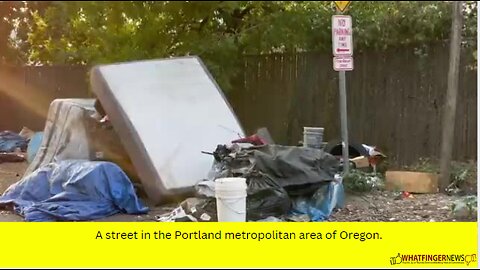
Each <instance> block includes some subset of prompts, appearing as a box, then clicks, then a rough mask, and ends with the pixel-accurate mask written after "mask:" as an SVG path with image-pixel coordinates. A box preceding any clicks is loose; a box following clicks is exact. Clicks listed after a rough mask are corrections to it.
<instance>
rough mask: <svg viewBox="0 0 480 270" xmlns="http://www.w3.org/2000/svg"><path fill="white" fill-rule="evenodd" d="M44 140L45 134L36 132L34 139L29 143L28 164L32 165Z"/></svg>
mask: <svg viewBox="0 0 480 270" xmlns="http://www.w3.org/2000/svg"><path fill="white" fill-rule="evenodd" d="M42 140H43V132H36V133H35V134H34V135H33V137H32V138H31V139H30V142H29V143H28V149H27V161H28V163H32V162H33V159H34V158H35V156H36V155H37V153H38V150H39V149H40V146H41V145H42Z"/></svg>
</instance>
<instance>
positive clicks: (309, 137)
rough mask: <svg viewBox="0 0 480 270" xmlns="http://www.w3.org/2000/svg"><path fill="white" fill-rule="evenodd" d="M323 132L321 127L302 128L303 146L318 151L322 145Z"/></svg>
mask: <svg viewBox="0 0 480 270" xmlns="http://www.w3.org/2000/svg"><path fill="white" fill-rule="evenodd" d="M323 130H324V129H323V128H321V127H304V128H303V146H304V147H310V148H317V149H320V148H321V147H322V143H323Z"/></svg>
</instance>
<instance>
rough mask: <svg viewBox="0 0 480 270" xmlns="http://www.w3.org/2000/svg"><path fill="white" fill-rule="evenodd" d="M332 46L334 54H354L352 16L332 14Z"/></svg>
mask: <svg viewBox="0 0 480 270" xmlns="http://www.w3.org/2000/svg"><path fill="white" fill-rule="evenodd" d="M332 47H333V55H334V56H352V55H353V42H352V17H351V16H348V15H333V16H332Z"/></svg>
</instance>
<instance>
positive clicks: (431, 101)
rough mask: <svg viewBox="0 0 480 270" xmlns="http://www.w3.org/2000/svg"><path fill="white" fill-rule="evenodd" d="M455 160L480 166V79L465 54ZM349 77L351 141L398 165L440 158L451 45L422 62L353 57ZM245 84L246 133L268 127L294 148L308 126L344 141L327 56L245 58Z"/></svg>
mask: <svg viewBox="0 0 480 270" xmlns="http://www.w3.org/2000/svg"><path fill="white" fill-rule="evenodd" d="M461 59H462V63H461V72H460V80H459V82H460V87H459V93H458V103H457V104H458V105H457V119H456V125H455V127H453V126H452V128H454V129H455V146H454V153H453V155H454V159H456V160H469V159H472V160H476V158H477V76H476V75H477V74H476V70H471V69H470V68H469V64H470V63H472V53H471V52H470V51H468V52H467V51H464V52H463V54H462V58H461ZM354 61H355V63H354V64H355V67H354V68H355V69H354V71H352V72H347V93H348V94H347V95H348V98H347V100H348V101H347V102H348V130H349V137H350V140H351V141H355V142H357V143H366V144H370V145H376V146H378V147H380V148H381V149H382V150H383V151H384V152H386V154H387V155H388V156H389V157H390V160H391V161H392V163H393V164H396V165H405V164H412V163H413V162H415V161H416V160H417V159H418V158H420V157H430V158H438V157H439V151H440V141H441V127H442V107H443V104H444V97H445V92H446V89H447V73H448V61H449V50H448V44H440V45H436V46H432V47H430V48H429V51H428V54H427V55H425V56H419V55H417V54H416V53H415V50H414V49H413V48H401V49H391V50H389V51H387V52H366V53H360V54H357V55H355V59H354ZM243 75H244V76H243V78H241V79H240V80H239V81H238V84H237V85H238V86H237V88H236V89H235V91H233V92H232V93H231V94H230V95H229V97H230V98H229V99H230V101H231V103H232V104H233V107H234V109H235V111H236V113H237V115H238V117H239V118H240V120H241V122H242V123H243V124H244V125H245V128H246V129H247V130H248V131H249V132H252V131H254V130H255V129H256V128H258V127H261V126H266V127H268V129H269V130H270V132H271V133H272V136H273V139H274V140H276V141H277V142H279V143H282V144H296V143H297V142H298V141H299V140H301V139H302V132H303V127H304V126H320V127H324V128H325V135H324V136H325V140H332V139H336V138H340V117H339V115H340V110H339V100H338V73H336V72H334V71H333V68H332V57H331V56H330V55H328V54H318V53H302V54H295V55H281V54H279V55H265V56H251V57H246V59H245V61H244V72H243Z"/></svg>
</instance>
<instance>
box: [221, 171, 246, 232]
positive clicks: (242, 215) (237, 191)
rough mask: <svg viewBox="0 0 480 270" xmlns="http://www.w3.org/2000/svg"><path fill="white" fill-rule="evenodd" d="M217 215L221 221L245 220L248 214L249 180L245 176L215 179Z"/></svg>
mask: <svg viewBox="0 0 480 270" xmlns="http://www.w3.org/2000/svg"><path fill="white" fill-rule="evenodd" d="M215 198H216V199H217V217H218V221H220V222H245V221H246V216H247V210H246V208H247V182H246V179H245V178H239V177H238V178H237V177H231V178H219V179H217V180H215Z"/></svg>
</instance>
